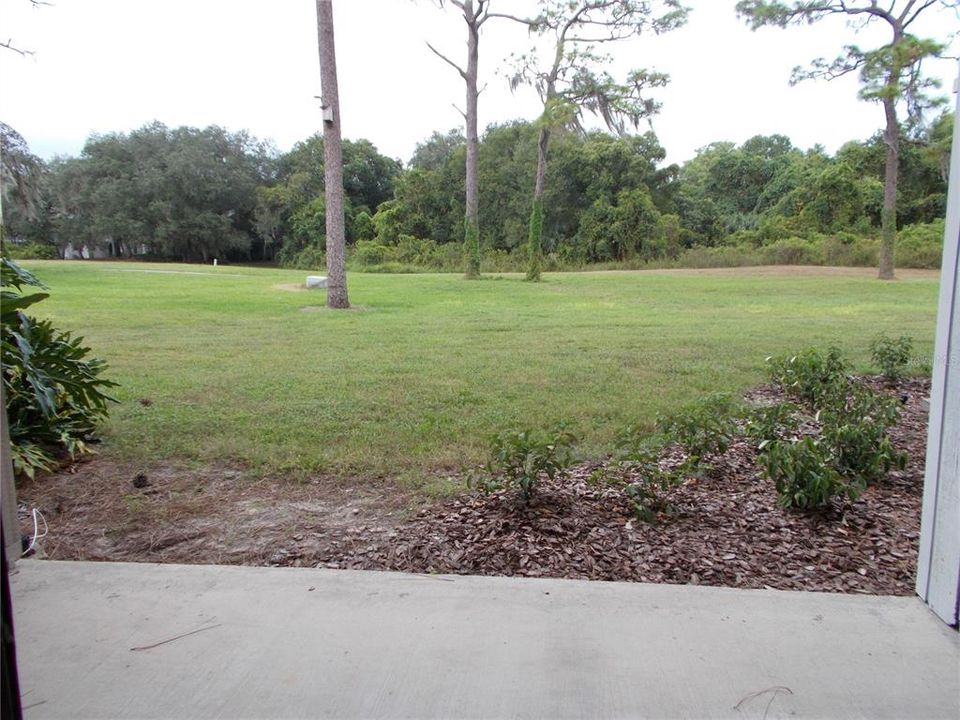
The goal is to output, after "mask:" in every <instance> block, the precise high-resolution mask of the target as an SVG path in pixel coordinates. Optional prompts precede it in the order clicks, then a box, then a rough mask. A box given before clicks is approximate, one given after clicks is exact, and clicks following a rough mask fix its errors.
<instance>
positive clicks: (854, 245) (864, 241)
mask: <svg viewBox="0 0 960 720" xmlns="http://www.w3.org/2000/svg"><path fill="white" fill-rule="evenodd" d="M878 252H879V243H878V242H877V241H876V240H873V239H870V238H858V237H856V236H854V235H851V234H850V233H837V234H836V235H835V236H830V237H825V238H824V239H823V240H822V242H821V244H820V253H821V255H822V257H823V264H824V265H831V266H846V267H875V266H876V264H877V253H878Z"/></svg>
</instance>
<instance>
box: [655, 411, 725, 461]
mask: <svg viewBox="0 0 960 720" xmlns="http://www.w3.org/2000/svg"><path fill="white" fill-rule="evenodd" d="M732 407H733V403H732V400H731V398H730V396H729V395H727V394H725V393H714V394H712V395H707V396H706V397H704V398H703V399H701V400H698V401H696V402H693V403H690V404H688V405H685V406H684V407H682V408H681V409H680V410H679V411H678V412H676V413H674V414H672V415H668V416H664V417H660V418H658V420H657V427H658V429H659V430H660V431H661V432H662V433H663V434H664V435H665V436H666V437H667V438H669V439H670V440H672V441H673V442H676V443H677V444H678V445H680V446H681V447H682V448H683V449H684V450H685V451H686V452H687V462H686V463H685V465H686V468H687V469H688V470H689V471H691V472H693V473H698V472H699V471H700V469H701V468H702V465H703V459H704V458H705V457H706V456H707V455H711V454H717V453H723V452H726V451H727V448H729V447H730V442H731V441H732V440H733V437H734V435H735V434H736V431H737V427H736V422H735V416H734V414H733V413H732Z"/></svg>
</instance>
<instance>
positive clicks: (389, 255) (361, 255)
mask: <svg viewBox="0 0 960 720" xmlns="http://www.w3.org/2000/svg"><path fill="white" fill-rule="evenodd" d="M350 259H351V260H352V261H353V262H354V263H356V264H357V265H380V264H381V263H383V262H386V261H387V260H388V259H390V260H393V259H394V257H393V252H392V248H390V247H387V246H386V245H381V244H379V243H378V242H377V241H376V240H358V241H357V244H356V245H355V246H354V247H353V251H352V253H351V254H350Z"/></svg>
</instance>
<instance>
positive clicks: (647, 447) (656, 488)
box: [615, 426, 681, 522]
mask: <svg viewBox="0 0 960 720" xmlns="http://www.w3.org/2000/svg"><path fill="white" fill-rule="evenodd" d="M662 452H663V442H662V440H661V439H658V438H656V437H651V436H649V435H645V434H643V433H642V432H641V431H639V430H638V429H637V428H636V427H633V426H631V427H628V428H627V429H626V430H625V431H624V432H622V433H621V434H620V436H619V437H618V439H617V453H616V456H615V457H616V465H617V470H618V472H617V474H616V479H617V481H618V482H619V483H620V484H622V485H623V492H624V494H625V495H626V496H627V497H628V498H629V499H630V502H631V503H632V505H633V511H634V514H635V515H636V517H637V519H638V520H640V521H641V522H655V521H656V520H657V518H659V517H660V516H661V515H673V513H674V508H673V505H672V504H671V503H670V501H669V498H668V493H669V491H670V489H671V488H673V487H675V486H676V485H678V484H679V482H680V479H681V476H680V475H679V474H678V473H677V472H676V471H673V470H666V469H664V468H663V467H661V465H660V455H661V454H662Z"/></svg>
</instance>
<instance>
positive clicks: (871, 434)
mask: <svg viewBox="0 0 960 720" xmlns="http://www.w3.org/2000/svg"><path fill="white" fill-rule="evenodd" d="M899 415H900V410H899V405H898V403H897V400H896V399H895V398H891V397H887V396H886V395H881V394H880V393H877V392H874V391H873V390H871V389H870V388H868V387H864V386H862V385H852V386H851V387H850V388H849V391H848V393H847V394H846V396H845V397H843V398H836V399H835V401H834V403H833V404H832V405H831V407H829V408H827V409H825V410H823V411H822V412H821V413H820V414H819V419H820V422H821V425H822V433H821V435H822V441H821V442H822V443H823V445H824V446H826V447H827V448H829V450H830V453H831V462H832V463H833V467H834V468H835V469H836V470H837V471H838V472H839V473H841V474H842V475H844V476H846V477H850V478H854V479H856V480H857V481H859V482H860V483H861V484H863V485H867V484H871V483H874V482H876V481H877V480H879V479H880V478H882V477H883V476H884V475H885V474H886V473H887V472H888V471H889V470H890V469H891V468H894V467H897V468H900V469H902V468H903V467H904V466H905V465H906V462H907V456H906V454H905V453H901V452H898V451H897V450H896V448H894V447H893V444H892V443H891V442H890V438H889V436H888V435H887V429H888V428H889V427H891V426H892V425H894V424H895V423H896V422H897V419H898V418H899Z"/></svg>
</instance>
